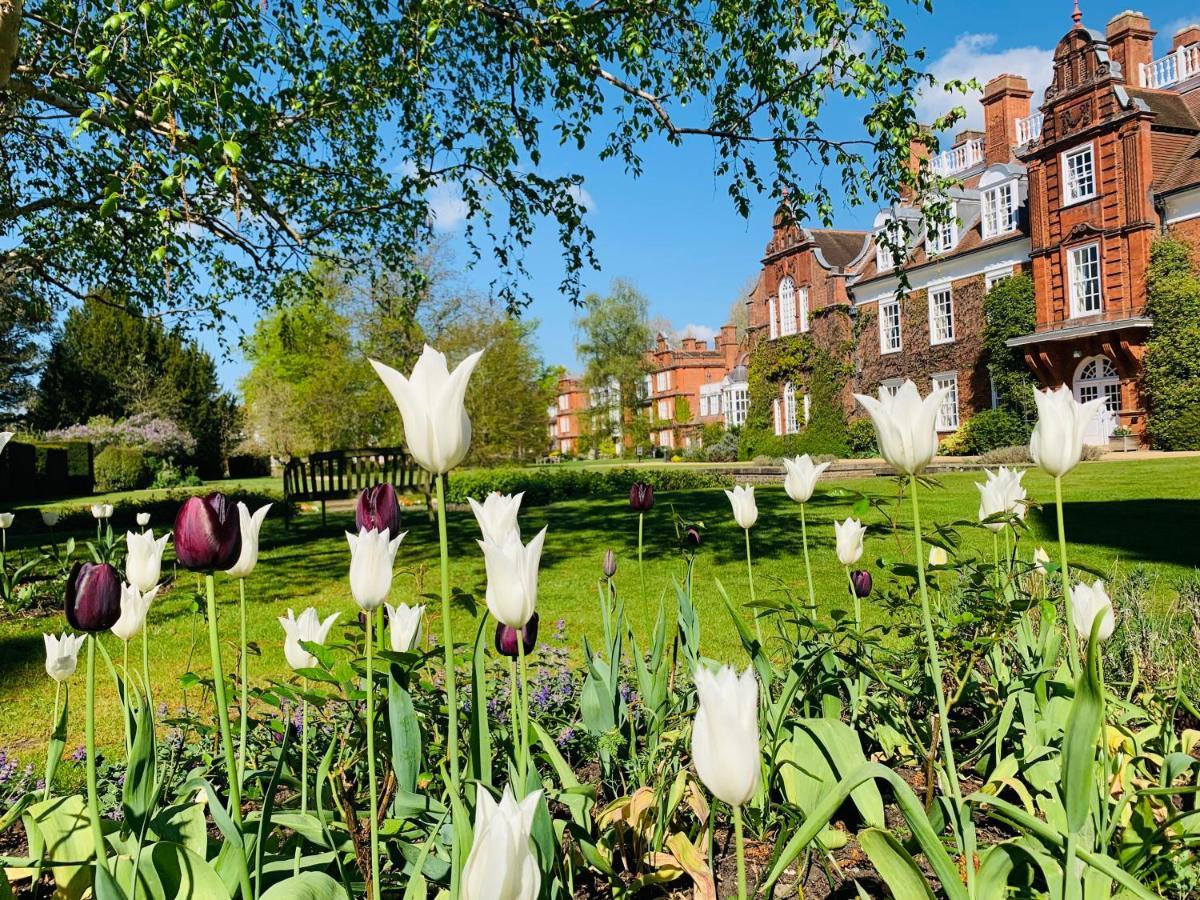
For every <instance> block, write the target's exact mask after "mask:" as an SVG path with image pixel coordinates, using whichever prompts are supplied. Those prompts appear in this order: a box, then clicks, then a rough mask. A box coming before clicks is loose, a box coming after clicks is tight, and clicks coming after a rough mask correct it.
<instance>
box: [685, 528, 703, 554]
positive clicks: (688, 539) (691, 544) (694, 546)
mask: <svg viewBox="0 0 1200 900" xmlns="http://www.w3.org/2000/svg"><path fill="white" fill-rule="evenodd" d="M683 549H684V550H687V551H691V552H694V551H696V550H698V549H700V526H699V525H685V526H683Z"/></svg>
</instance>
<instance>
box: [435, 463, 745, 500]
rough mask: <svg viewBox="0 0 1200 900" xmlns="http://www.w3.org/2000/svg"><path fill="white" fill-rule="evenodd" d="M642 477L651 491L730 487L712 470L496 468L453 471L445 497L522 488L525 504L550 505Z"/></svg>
mask: <svg viewBox="0 0 1200 900" xmlns="http://www.w3.org/2000/svg"><path fill="white" fill-rule="evenodd" d="M635 481H644V482H646V483H647V484H650V485H651V486H652V487H653V488H654V489H655V490H656V491H685V490H695V489H699V488H711V487H729V486H730V484H732V479H731V478H730V477H729V476H727V475H722V474H720V473H717V472H706V471H703V470H697V469H686V468H656V467H650V466H646V467H641V468H636V469H635V468H628V467H626V466H608V467H604V468H595V469H584V468H559V467H557V466H547V467H545V468H528V469H518V468H501V469H467V470H465V471H463V472H456V473H455V474H454V475H453V476H452V477H451V478H450V481H449V484H448V485H447V490H446V500H447V501H448V502H450V503H466V502H467V498H468V497H474V498H476V499H482V498H483V497H485V496H486V495H488V494H490V493H491V492H492V491H500V492H501V493H504V494H515V493H517V492H518V491H524V492H525V499H524V504H523V505H525V506H531V505H536V504H545V503H554V502H557V501H559V500H573V499H577V498H580V497H620V496H625V495H628V493H629V486H630V485H631V484H633V483H634V482H635Z"/></svg>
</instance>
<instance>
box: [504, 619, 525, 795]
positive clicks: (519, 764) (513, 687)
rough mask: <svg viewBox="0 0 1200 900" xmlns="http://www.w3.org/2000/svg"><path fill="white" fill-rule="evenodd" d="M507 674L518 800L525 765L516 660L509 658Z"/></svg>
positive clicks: (518, 638) (519, 639)
mask: <svg viewBox="0 0 1200 900" xmlns="http://www.w3.org/2000/svg"><path fill="white" fill-rule="evenodd" d="M520 642H521V636H520V635H519V634H518V635H517V643H518V644H519V643H520ZM508 674H509V684H510V689H509V692H508V700H509V706H510V708H511V710H512V722H511V723H510V724H511V726H512V744H513V768H514V769H515V770H516V773H517V781H518V782H519V784H517V786H516V788H515V789H514V790H513V794H515V795H516V797H517V799H518V800H520V799H522V798H523V797H524V796H525V767H524V762H523V753H524V751H523V747H522V742H521V731H522V730H523V729H522V728H521V684H520V681H519V680H518V679H519V677H520V676H519V675H518V674H517V661H516V660H515V659H509V661H508Z"/></svg>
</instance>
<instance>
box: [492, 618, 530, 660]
mask: <svg viewBox="0 0 1200 900" xmlns="http://www.w3.org/2000/svg"><path fill="white" fill-rule="evenodd" d="M537 631H538V614H537V613H536V612H535V613H534V614H533V615H532V616H531V617H530V619H529V621H528V622H526V623H525V626H524V627H523V628H521V629H516V628H513V627H512V626H510V625H505V624H504V623H502V622H497V623H496V652H497V653H499V654H501V655H503V656H507V657H509V658H510V659H516V658H517V656H518V655H520V651H519V650H518V649H517V640H518V636H519V637H520V640H521V643H522V644H524V645H525V653H526V655H528V654H530V653H532V652H533V648H534V647H536V646H537Z"/></svg>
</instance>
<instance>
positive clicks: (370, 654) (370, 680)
mask: <svg viewBox="0 0 1200 900" xmlns="http://www.w3.org/2000/svg"><path fill="white" fill-rule="evenodd" d="M371 631H372V629H371V617H370V615H369V614H368V616H367V627H366V635H367V683H366V689H367V786H368V788H369V789H370V793H371V800H370V803H371V896H372V897H373V898H375V900H380V898H381V897H382V896H383V894H382V891H381V890H380V886H379V806H378V803H377V802H376V797H377V796H378V795H377V794H376V790H377V788H376V786H375V674H374V671H373V669H374V665H375V655H374V651H373V650H372V648H371V644H372V642H371Z"/></svg>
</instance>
